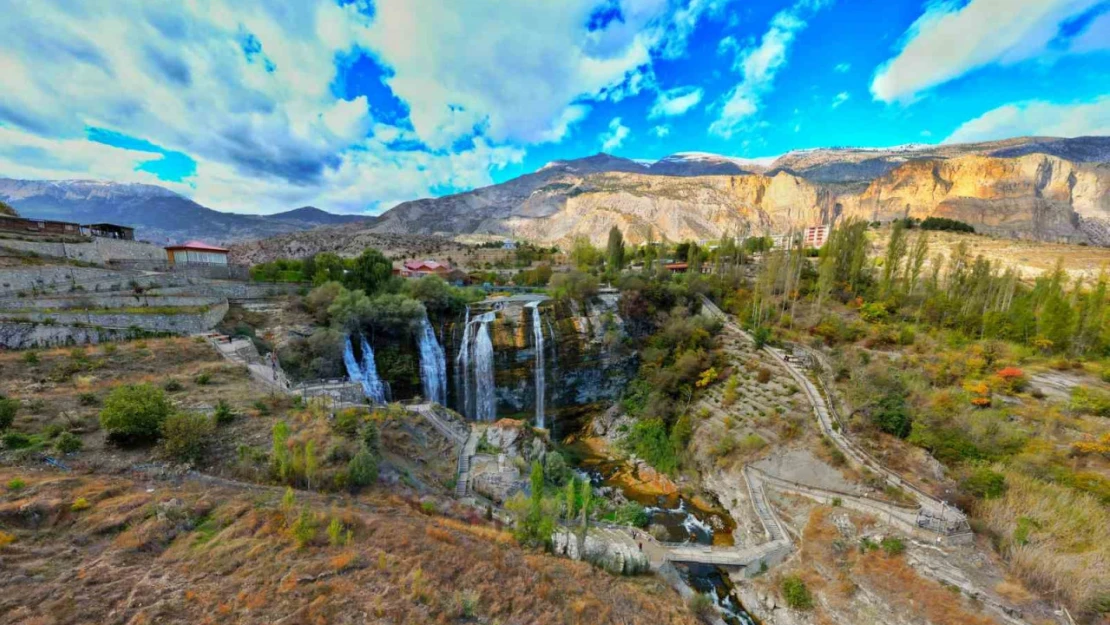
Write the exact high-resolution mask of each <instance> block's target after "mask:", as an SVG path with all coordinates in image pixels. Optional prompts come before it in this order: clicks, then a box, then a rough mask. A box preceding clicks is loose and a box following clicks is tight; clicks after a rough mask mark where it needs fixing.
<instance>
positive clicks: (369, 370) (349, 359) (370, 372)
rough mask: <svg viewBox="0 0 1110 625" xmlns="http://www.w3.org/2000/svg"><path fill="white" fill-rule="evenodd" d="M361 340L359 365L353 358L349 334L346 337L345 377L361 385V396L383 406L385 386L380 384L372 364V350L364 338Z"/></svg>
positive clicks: (344, 351)
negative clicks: (360, 360)
mask: <svg viewBox="0 0 1110 625" xmlns="http://www.w3.org/2000/svg"><path fill="white" fill-rule="evenodd" d="M361 338H362V344H361V347H362V362H361V363H359V361H358V359H357V358H355V348H354V345H353V344H352V341H351V336H350V335H349V334H348V335H347V341H346V343H345V344H344V345H343V365H344V366H345V367H346V368H347V377H349V378H350V379H351V381H352V382H358V383H359V384H361V385H362V394H363V395H365V396H366V397H367V398H369V399H370V400H371V401H373V402H375V403H379V404H384V403H385V386H384V385H383V384H382V380H381V378H379V377H378V366H377V364H376V363H375V362H374V350H373V349H371V348H370V344H369V343H367V342H366V337H361Z"/></svg>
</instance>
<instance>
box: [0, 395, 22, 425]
mask: <svg viewBox="0 0 1110 625" xmlns="http://www.w3.org/2000/svg"><path fill="white" fill-rule="evenodd" d="M17 412H19V400H18V399H9V398H7V397H4V396H3V395H0V432H2V431H4V430H6V429H8V428H10V427H12V423H14V422H15V413H17Z"/></svg>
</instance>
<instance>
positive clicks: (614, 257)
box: [606, 226, 624, 274]
mask: <svg viewBox="0 0 1110 625" xmlns="http://www.w3.org/2000/svg"><path fill="white" fill-rule="evenodd" d="M606 251H607V256H608V257H609V271H610V272H612V273H614V274H616V273H618V272H619V271H620V270H621V269H623V268H624V235H622V234H621V231H620V228H618V227H616V226H613V227H612V228H610V229H609V243H608V245H607V246H606Z"/></svg>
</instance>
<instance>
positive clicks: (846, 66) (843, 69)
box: [833, 63, 852, 74]
mask: <svg viewBox="0 0 1110 625" xmlns="http://www.w3.org/2000/svg"><path fill="white" fill-rule="evenodd" d="M850 69H852V64H851V63H837V64H836V66H835V67H833V71H834V72H836V73H838V74H846V73H848V70H850Z"/></svg>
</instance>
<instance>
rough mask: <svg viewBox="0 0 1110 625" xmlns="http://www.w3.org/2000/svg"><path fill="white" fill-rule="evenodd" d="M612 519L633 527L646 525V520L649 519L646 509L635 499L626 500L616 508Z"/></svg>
mask: <svg viewBox="0 0 1110 625" xmlns="http://www.w3.org/2000/svg"><path fill="white" fill-rule="evenodd" d="M614 520H616V522H617V523H620V524H622V525H631V526H633V527H647V524H648V522H649V521H650V520H651V517H650V515H648V512H647V509H645V508H644V507H643V506H641V505H640V504H638V503H636V502H635V501H628V502H625V503H623V504H621V506H620V507H619V508H617V510H616V514H615V515H614Z"/></svg>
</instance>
